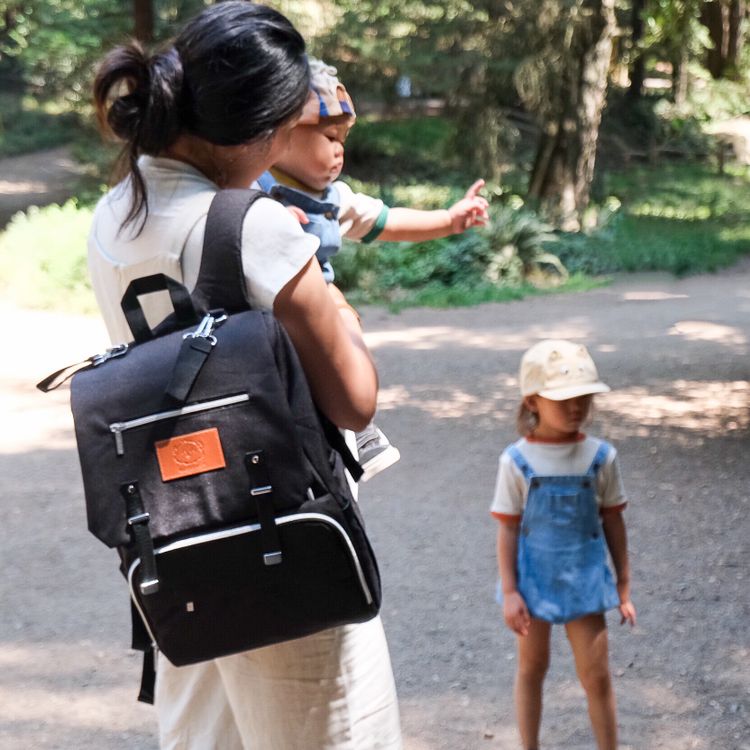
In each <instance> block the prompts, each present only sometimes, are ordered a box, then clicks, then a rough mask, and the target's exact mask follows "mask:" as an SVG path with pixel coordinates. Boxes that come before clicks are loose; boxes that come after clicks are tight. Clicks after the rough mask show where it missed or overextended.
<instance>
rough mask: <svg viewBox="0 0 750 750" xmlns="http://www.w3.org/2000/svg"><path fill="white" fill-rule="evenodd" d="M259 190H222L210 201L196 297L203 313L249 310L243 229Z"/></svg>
mask: <svg viewBox="0 0 750 750" xmlns="http://www.w3.org/2000/svg"><path fill="white" fill-rule="evenodd" d="M263 195H264V194H263V193H262V192H261V191H260V190H249V189H248V190H240V189H232V190H220V191H219V192H218V193H216V195H215V196H214V199H213V200H212V201H211V207H210V208H209V210H208V218H207V219H206V234H205V236H204V238H203V255H202V256H201V266H200V272H199V273H198V282H197V283H196V285H195V289H194V290H193V298H194V300H195V301H196V303H197V305H198V306H199V307H202V308H203V309H204V310H213V309H216V308H223V309H225V310H227V311H228V312H239V311H241V310H249V309H250V307H251V305H250V302H249V301H248V299H247V290H246V287H245V274H244V272H243V270H242V228H243V224H244V221H245V215H246V214H247V212H248V210H249V209H250V206H252V205H253V203H255V201H256V200H258V198H260V197H262V196H263Z"/></svg>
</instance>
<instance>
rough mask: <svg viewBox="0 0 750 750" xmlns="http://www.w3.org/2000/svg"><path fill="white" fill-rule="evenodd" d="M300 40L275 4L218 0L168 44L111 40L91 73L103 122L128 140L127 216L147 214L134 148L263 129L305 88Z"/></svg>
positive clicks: (225, 138) (263, 134)
mask: <svg viewBox="0 0 750 750" xmlns="http://www.w3.org/2000/svg"><path fill="white" fill-rule="evenodd" d="M309 83H310V71H309V67H308V63H307V56H306V55H305V41H304V39H303V38H302V37H301V36H300V34H299V32H298V31H297V30H296V29H295V28H294V26H292V24H291V23H290V22H289V21H288V20H287V19H286V18H284V16H282V15H281V14H280V13H279V12H278V11H275V10H273V9H272V8H269V7H268V6H266V5H258V4H256V3H253V2H247V0H223V2H220V3H216V4H214V5H210V6H209V7H207V8H206V9H205V10H203V11H202V12H201V13H199V14H198V15H197V16H196V17H195V18H193V19H192V20H191V21H189V22H188V23H187V24H186V25H185V27H184V28H183V30H182V32H181V33H180V34H179V35H178V36H177V37H176V39H175V40H174V44H173V45H172V46H171V47H170V48H169V49H167V50H166V51H165V52H162V53H160V54H157V55H154V56H153V57H149V56H148V55H147V54H146V53H145V52H144V50H143V48H142V47H141V46H140V44H138V43H137V42H131V43H130V44H127V45H124V46H122V47H117V48H116V49H114V50H112V52H110V53H109V54H108V55H107V56H106V57H105V58H104V60H103V61H102V64H101V66H100V67H99V72H98V74H97V76H96V81H95V83H94V103H95V105H96V112H97V116H98V117H99V122H100V125H101V126H102V129H103V130H104V131H105V132H108V133H110V134H113V135H114V136H115V137H116V138H117V139H119V140H121V141H123V142H124V143H125V148H124V149H123V152H122V155H121V157H120V167H121V172H120V175H119V176H121V177H122V176H124V175H125V174H128V173H129V174H130V176H131V188H132V197H133V200H132V204H131V209H130V213H129V214H128V216H127V218H126V220H125V224H130V223H131V222H133V221H134V220H135V219H136V218H137V217H139V216H141V215H142V217H143V220H144V221H145V219H146V217H147V216H148V202H147V196H146V185H145V183H144V180H143V176H142V174H141V172H140V169H139V168H138V157H139V156H140V155H141V154H148V155H150V156H157V155H159V154H162V153H164V152H165V151H167V150H168V149H169V147H170V146H172V145H173V143H174V142H175V141H176V140H177V138H178V137H179V136H181V135H183V134H189V135H191V136H194V137H197V138H200V139H202V140H204V141H206V142H207V143H210V144H213V145H216V146H236V145H239V144H244V143H250V142H252V141H255V140H260V139H264V138H270V137H271V136H272V135H273V133H274V132H275V131H276V130H277V128H278V127H279V126H280V125H281V124H283V123H286V122H288V121H289V120H291V119H292V118H293V117H294V116H295V115H296V114H298V113H299V112H300V111H301V109H302V106H303V105H304V103H305V101H306V100H307V97H308V95H309Z"/></svg>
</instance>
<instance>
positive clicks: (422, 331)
mask: <svg viewBox="0 0 750 750" xmlns="http://www.w3.org/2000/svg"><path fill="white" fill-rule="evenodd" d="M591 330H592V329H591V325H590V323H589V322H587V321H583V320H581V321H580V322H567V323H565V324H559V325H551V324H548V325H544V326H538V325H528V326H524V327H523V328H520V329H518V330H517V331H516V332H515V333H514V332H511V331H508V330H507V329H504V328H503V329H501V328H498V329H496V330H490V331H486V332H483V333H478V332H477V331H476V330H470V329H468V328H461V327H458V326H417V327H412V328H401V329H398V330H392V331H369V332H367V333H365V341H366V342H367V346H368V347H369V348H370V349H372V350H377V349H379V348H383V347H386V346H390V347H397V348H403V349H411V350H414V351H421V350H433V349H439V348H441V347H444V346H454V347H461V348H465V349H489V350H492V351H515V350H518V351H524V350H526V349H527V348H528V347H529V342H530V341H531V342H533V341H534V340H535V339H540V340H541V339H547V338H554V339H571V340H578V339H580V340H582V341H585V340H586V339H588V338H590V336H591Z"/></svg>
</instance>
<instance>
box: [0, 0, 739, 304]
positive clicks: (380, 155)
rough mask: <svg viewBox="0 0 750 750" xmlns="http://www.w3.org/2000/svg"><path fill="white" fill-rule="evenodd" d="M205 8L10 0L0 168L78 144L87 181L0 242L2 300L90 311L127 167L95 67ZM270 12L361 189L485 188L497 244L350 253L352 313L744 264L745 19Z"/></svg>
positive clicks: (552, 9)
mask: <svg viewBox="0 0 750 750" xmlns="http://www.w3.org/2000/svg"><path fill="white" fill-rule="evenodd" d="M207 4H209V3H208V2H207V0H206V1H204V0H131V2H127V3H124V2H120V1H118V0H87V1H86V2H85V3H81V2H79V1H78V0H44V1H43V0H0V158H2V157H4V156H6V157H7V156H15V155H19V154H26V153H29V154H30V153H33V152H38V151H40V150H42V149H47V148H51V147H55V146H60V145H63V144H66V145H69V147H70V149H71V153H72V154H73V155H74V156H75V158H76V159H77V160H78V161H80V162H81V164H82V169H81V173H82V176H81V178H80V179H79V180H77V181H76V182H75V184H71V186H70V194H71V196H72V197H71V200H70V201H69V202H67V203H65V204H64V205H62V206H48V207H45V208H30V209H28V210H27V211H26V212H23V213H20V214H17V215H16V216H14V217H13V218H12V219H11V221H10V222H9V223H8V224H7V226H6V227H4V229H2V230H1V231H0V293H2V295H3V297H7V298H9V299H11V300H15V301H18V302H21V301H23V304H25V305H27V306H28V305H32V306H38V307H47V308H50V307H51V308H56V309H63V308H64V309H72V310H76V311H88V310H93V309H94V302H93V297H92V295H91V290H90V287H89V284H88V278H87V270H86V259H85V244H86V243H85V236H86V232H87V229H88V224H89V219H90V215H91V211H92V208H93V205H94V204H95V202H96V200H97V199H98V197H99V196H100V195H101V194H102V192H103V190H104V189H105V187H106V184H107V182H108V181H109V179H110V177H111V166H112V163H113V161H114V159H115V157H116V155H117V151H118V149H117V145H116V144H105V143H103V142H102V141H101V139H100V137H99V135H98V134H97V132H96V129H95V127H94V122H93V116H92V108H91V104H90V91H91V82H92V79H93V75H94V71H95V65H96V61H97V60H98V59H99V58H100V57H101V55H102V54H103V52H104V51H106V50H107V49H109V48H110V47H111V46H112V45H114V44H116V43H119V42H122V41H124V40H125V39H127V38H129V37H135V38H137V39H139V40H141V41H142V42H143V43H144V44H145V45H147V46H151V45H153V46H154V47H155V48H156V47H158V46H159V45H160V44H163V43H165V42H166V41H167V40H168V39H169V37H170V36H171V35H172V34H173V33H174V32H175V30H176V29H177V28H178V27H179V25H180V23H181V22H182V21H183V20H185V19H186V18H189V17H190V16H192V15H193V14H194V13H196V12H197V11H199V10H200V9H201V8H202V7H203V6H205V5H207ZM273 5H274V6H275V7H277V8H278V9H279V10H281V11H282V12H284V13H285V14H286V15H288V16H289V17H290V18H291V19H292V20H293V21H294V22H295V24H296V25H297V27H298V28H299V29H300V31H301V32H302V33H303V35H304V36H305V37H306V39H307V40H308V43H309V48H310V51H311V53H312V54H314V55H316V56H319V57H322V58H323V59H325V60H326V61H327V62H329V63H331V64H333V65H335V66H336V67H337V69H338V71H339V75H340V77H341V79H342V80H343V81H344V82H345V84H346V86H347V88H348V89H349V91H350V93H351V94H352V96H353V98H354V101H355V104H356V107H357V110H358V114H359V117H358V119H357V123H356V126H355V127H354V128H353V130H352V132H351V135H350V137H349V140H348V142H347V159H346V165H345V171H344V177H345V179H346V180H347V181H348V182H349V183H350V184H351V185H352V186H353V187H354V188H355V189H360V190H362V191H364V192H367V193H369V194H372V195H376V196H380V197H382V198H383V200H385V201H386V203H388V204H390V205H410V206H415V207H422V208H434V207H442V206H446V205H448V204H449V203H450V202H451V201H452V200H454V199H456V198H458V197H459V196H460V195H461V194H462V193H463V191H464V190H465V189H466V187H468V185H469V184H471V183H472V182H473V181H474V179H476V178H478V177H483V178H485V179H486V180H487V187H486V189H485V194H486V195H487V197H488V198H489V199H490V201H491V204H492V205H491V217H492V220H491V223H490V225H489V226H488V227H487V228H485V229H482V230H472V231H470V232H467V233H466V234H464V235H460V236H455V237H451V238H448V239H444V240H436V241H431V242H426V243H419V244H417V245H413V244H412V245H408V244H402V243H378V242H375V243H372V244H370V245H359V244H358V245H355V244H352V243H345V247H344V249H343V251H342V253H341V255H340V256H339V258H338V259H337V263H336V270H337V279H338V281H339V283H340V285H341V286H342V287H344V288H345V289H346V291H347V294H348V295H349V296H350V297H351V298H352V299H353V300H354V301H355V302H361V301H366V302H383V303H387V304H389V305H390V306H392V307H400V306H404V305H413V304H426V305H438V306H443V305H452V304H471V303H475V302H481V301H487V300H502V299H511V298H517V297H519V296H522V295H524V294H529V293H543V292H544V291H545V290H547V289H550V288H552V289H556V290H559V289H560V288H563V289H566V288H567V289H580V288H586V287H589V286H592V285H595V284H599V283H602V282H603V281H606V279H607V277H608V274H611V273H612V272H615V271H631V270H649V269H662V270H669V271H672V272H673V273H675V274H686V273H696V272H704V271H712V270H715V269H717V268H720V267H723V266H727V265H730V264H731V263H733V262H734V261H735V260H736V259H737V258H738V257H739V256H740V255H742V254H746V253H748V252H750V221H749V220H748V219H750V172H749V171H748V164H750V118H749V117H747V115H748V110H749V109H750V105H749V104H748V102H749V101H750V100H749V97H748V94H749V93H750V45H748V43H747V41H748V40H747V36H748V28H749V24H748V9H747V5H746V1H745V0H711V1H710V2H707V1H705V0H440V1H439V2H438V1H434V2H433V1H432V0H399V1H398V2H396V1H395V0H279V2H276V3H273ZM2 178H3V175H2V174H0V186H1V184H2ZM1 192H2V190H1V189H0V193H1ZM0 197H1V196H0Z"/></svg>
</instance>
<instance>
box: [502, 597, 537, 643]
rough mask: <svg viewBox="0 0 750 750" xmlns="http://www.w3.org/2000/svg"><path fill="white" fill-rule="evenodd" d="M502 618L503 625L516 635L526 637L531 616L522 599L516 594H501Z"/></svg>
mask: <svg viewBox="0 0 750 750" xmlns="http://www.w3.org/2000/svg"><path fill="white" fill-rule="evenodd" d="M503 617H504V618H505V624H506V625H507V626H508V627H509V628H510V629H511V630H512V631H513V632H514V633H518V635H527V634H528V632H529V625H530V624H531V616H530V615H529V610H528V609H527V607H526V602H525V601H524V600H523V597H522V596H521V595H520V594H519V593H518V592H517V591H512V592H511V593H509V594H503Z"/></svg>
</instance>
